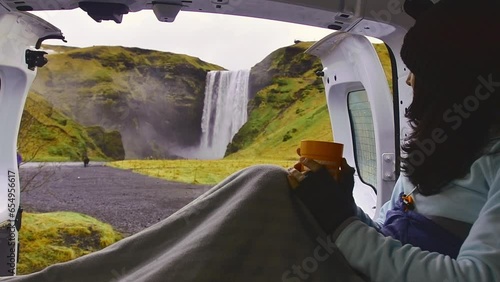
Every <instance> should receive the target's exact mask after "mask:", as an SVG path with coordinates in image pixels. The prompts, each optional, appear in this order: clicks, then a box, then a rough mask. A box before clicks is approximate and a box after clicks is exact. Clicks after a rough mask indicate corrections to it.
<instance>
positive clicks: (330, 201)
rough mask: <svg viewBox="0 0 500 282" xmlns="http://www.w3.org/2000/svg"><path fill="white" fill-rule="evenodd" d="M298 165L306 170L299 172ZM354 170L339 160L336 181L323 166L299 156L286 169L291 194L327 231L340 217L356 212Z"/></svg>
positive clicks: (335, 224)
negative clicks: (338, 171) (294, 162)
mask: <svg viewBox="0 0 500 282" xmlns="http://www.w3.org/2000/svg"><path fill="white" fill-rule="evenodd" d="M299 165H300V166H302V165H303V166H305V167H307V168H308V169H309V170H307V171H305V172H300V171H299V169H300V168H299ZM354 171H355V170H354V168H352V167H350V166H349V165H348V164H347V161H346V160H345V159H342V165H341V167H340V175H339V180H338V181H336V180H335V179H333V177H332V176H331V175H330V173H328V171H327V170H326V168H325V167H323V166H322V165H320V164H319V163H317V162H315V161H314V160H310V159H306V158H300V161H299V163H297V164H296V165H295V166H294V167H293V168H290V169H289V170H288V172H289V175H288V180H289V182H290V186H291V187H292V188H293V189H292V191H293V193H294V194H295V195H296V196H297V197H298V198H299V199H300V200H301V201H302V203H303V204H304V205H305V206H306V207H307V208H308V209H309V211H310V212H311V214H312V215H313V216H314V217H315V218H316V220H317V221H318V223H319V225H320V226H321V227H322V228H323V230H325V231H326V232H327V233H331V232H333V231H335V229H337V227H338V226H339V225H340V224H341V223H342V222H343V221H344V220H346V219H347V218H349V217H351V216H355V215H356V204H355V203H354V198H353V196H352V190H353V188H354Z"/></svg>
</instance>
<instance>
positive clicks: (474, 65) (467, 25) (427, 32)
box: [401, 0, 500, 77]
mask: <svg viewBox="0 0 500 282" xmlns="http://www.w3.org/2000/svg"><path fill="white" fill-rule="evenodd" d="M499 3H500V1H499V0H475V1H465V0H442V1H440V2H439V3H437V4H435V5H434V6H432V7H431V8H430V9H428V10H427V11H425V12H423V13H422V14H421V15H420V16H419V18H418V19H417V21H416V22H415V25H414V26H413V27H412V28H411V29H410V30H409V31H408V33H407V34H406V36H405V39H404V43H403V46H402V49H401V57H402V59H403V61H404V63H405V64H406V66H407V67H408V68H409V69H410V70H411V71H412V72H413V73H414V74H415V76H416V77H431V76H432V77H435V76H439V74H440V73H441V72H444V71H446V72H453V73H456V75H457V77H463V76H464V75H467V76H469V77H470V75H471V74H478V73H485V72H489V71H490V70H491V71H496V73H498V69H499V68H500V4H499Z"/></svg>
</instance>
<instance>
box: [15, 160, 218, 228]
mask: <svg viewBox="0 0 500 282" xmlns="http://www.w3.org/2000/svg"><path fill="white" fill-rule="evenodd" d="M36 172H38V173H37V175H36V177H35V178H34V179H33V180H32V181H30V180H29V179H30V178H31V177H32V176H33V175H34V174H36ZM20 175H21V181H22V182H24V183H25V184H26V183H28V182H29V184H28V187H27V189H26V190H25V191H24V192H22V193H21V202H22V206H23V208H24V210H25V211H29V212H50V211H75V212H79V213H84V214H87V215H90V216H93V217H95V218H98V219H99V220H101V221H104V222H107V223H109V224H111V225H112V226H113V227H115V229H117V230H118V231H120V232H122V233H123V234H124V235H131V234H134V233H137V232H139V231H141V230H143V229H144V228H147V227H149V226H151V225H153V224H154V223H156V222H158V221H161V220H162V219H165V218H166V217H168V216H169V215H171V214H172V213H174V212H175V211H177V210H178V209H180V208H181V207H183V206H184V205H186V204H187V203H189V202H191V201H192V200H193V199H195V198H196V197H198V196H199V195H201V194H202V193H203V192H205V191H207V190H208V189H210V187H211V186H206V185H189V184H184V183H178V182H172V181H165V180H161V179H157V178H152V177H148V176H144V175H140V174H137V173H133V172H130V171H127V170H119V169H115V168H111V167H105V166H95V165H94V166H90V167H86V168H84V167H83V165H70V164H68V165H65V164H59V165H53V164H52V165H45V166H43V167H42V168H38V167H36V166H25V167H21V169H20ZM42 184H43V185H42ZM40 185H42V186H40Z"/></svg>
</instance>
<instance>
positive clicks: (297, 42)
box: [293, 39, 302, 44]
mask: <svg viewBox="0 0 500 282" xmlns="http://www.w3.org/2000/svg"><path fill="white" fill-rule="evenodd" d="M300 42H302V40H298V39H295V40H294V41H293V43H295V44H299V43H300Z"/></svg>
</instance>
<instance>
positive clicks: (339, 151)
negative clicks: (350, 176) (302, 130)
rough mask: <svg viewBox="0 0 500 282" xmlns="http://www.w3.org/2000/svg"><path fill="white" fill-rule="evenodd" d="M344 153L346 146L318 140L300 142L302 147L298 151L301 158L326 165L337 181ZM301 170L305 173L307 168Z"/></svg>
mask: <svg viewBox="0 0 500 282" xmlns="http://www.w3.org/2000/svg"><path fill="white" fill-rule="evenodd" d="M343 151H344V144H341V143H335V142H329V141H316V140H302V141H300V147H299V150H297V152H298V153H299V155H300V156H301V157H304V158H308V159H312V160H315V161H316V162H318V163H320V164H322V165H324V166H325V167H326V169H327V170H328V172H329V173H330V174H331V175H332V176H333V178H335V179H336V180H338V176H339V174H340V171H339V169H340V165H341V163H342V155H343ZM299 170H300V171H304V170H306V168H305V167H303V166H302V167H301V168H300V169H299Z"/></svg>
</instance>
